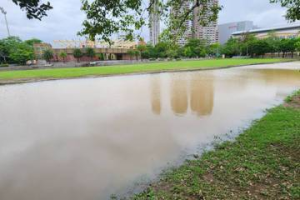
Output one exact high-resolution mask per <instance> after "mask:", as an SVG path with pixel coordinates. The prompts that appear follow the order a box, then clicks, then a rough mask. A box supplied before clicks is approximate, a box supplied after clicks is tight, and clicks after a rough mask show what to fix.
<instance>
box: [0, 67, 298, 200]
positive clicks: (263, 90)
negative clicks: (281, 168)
mask: <svg viewBox="0 0 300 200" xmlns="http://www.w3.org/2000/svg"><path fill="white" fill-rule="evenodd" d="M299 70H300V62H291V63H281V64H272V65H257V66H246V67H238V68H231V69H219V70H210V71H194V72H178V73H161V74H148V75H128V76H115V77H105V78H82V79H72V80H57V81H46V82H37V83H28V84H19V85H6V86H1V87H0V113H1V115H0V199H1V200H40V199H42V200H53V199H55V200H69V199H70V200H71V199H72V200H83V199H84V200H102V199H109V198H110V196H111V195H112V194H126V193H127V192H128V191H131V190H132V188H135V185H136V184H137V185H138V184H143V183H144V182H147V181H148V180H153V179H154V178H155V177H156V176H157V175H158V174H159V173H161V172H162V170H163V169H166V168H168V167H171V166H173V165H175V164H176V163H177V162H179V161H180V160H182V159H184V158H186V157H185V156H188V155H192V154H195V153H198V152H199V151H201V149H202V148H204V147H206V146H207V145H208V144H210V143H212V142H213V141H214V139H215V138H216V137H222V136H224V135H226V134H228V133H229V134H230V133H237V132H238V131H239V130H241V129H243V128H245V127H247V126H248V125H249V124H250V123H251V121H252V120H254V119H257V118H259V117H261V116H263V114H264V111H265V109H267V108H271V107H274V106H275V105H278V104H280V103H282V101H283V99H284V98H285V97H286V96H288V95H289V94H291V92H293V91H294V90H296V89H298V88H299V87H300V71H299ZM136 187H139V186H136Z"/></svg>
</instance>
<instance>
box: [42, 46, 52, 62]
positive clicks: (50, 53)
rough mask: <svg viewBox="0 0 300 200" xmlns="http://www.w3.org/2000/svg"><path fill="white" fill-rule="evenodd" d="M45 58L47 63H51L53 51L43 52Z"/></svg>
mask: <svg viewBox="0 0 300 200" xmlns="http://www.w3.org/2000/svg"><path fill="white" fill-rule="evenodd" d="M43 58H44V59H45V60H46V61H47V62H50V61H51V59H52V58H53V51H51V50H50V49H47V50H45V51H44V52H43Z"/></svg>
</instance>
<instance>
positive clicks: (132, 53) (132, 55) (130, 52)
mask: <svg viewBox="0 0 300 200" xmlns="http://www.w3.org/2000/svg"><path fill="white" fill-rule="evenodd" d="M127 53H128V55H129V56H130V60H132V57H134V56H135V51H134V50H132V49H130V50H128V51H127Z"/></svg>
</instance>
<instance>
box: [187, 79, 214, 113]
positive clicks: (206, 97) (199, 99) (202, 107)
mask: <svg viewBox="0 0 300 200" xmlns="http://www.w3.org/2000/svg"><path fill="white" fill-rule="evenodd" d="M213 81H214V79H213V77H208V78H205V79H199V76H193V77H192V80H191V85H190V92H191V94H190V95H191V99H190V104H191V110H192V111H193V112H195V113H196V114H197V115H198V116H206V115H210V114H211V113H212V110H213V107H214V83H213Z"/></svg>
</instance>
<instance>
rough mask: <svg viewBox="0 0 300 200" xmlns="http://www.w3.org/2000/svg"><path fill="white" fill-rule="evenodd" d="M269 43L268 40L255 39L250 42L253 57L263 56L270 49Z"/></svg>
mask: <svg viewBox="0 0 300 200" xmlns="http://www.w3.org/2000/svg"><path fill="white" fill-rule="evenodd" d="M269 49H270V48H269V45H268V43H267V41H266V40H255V41H253V42H251V43H250V44H249V52H250V54H251V56H252V57H254V56H263V55H265V54H266V53H268V51H269Z"/></svg>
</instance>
